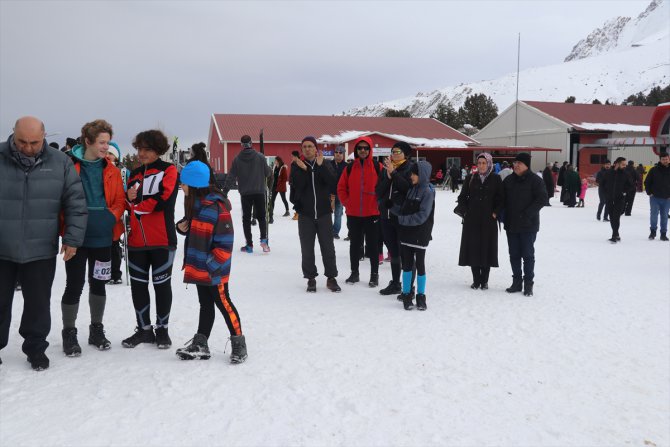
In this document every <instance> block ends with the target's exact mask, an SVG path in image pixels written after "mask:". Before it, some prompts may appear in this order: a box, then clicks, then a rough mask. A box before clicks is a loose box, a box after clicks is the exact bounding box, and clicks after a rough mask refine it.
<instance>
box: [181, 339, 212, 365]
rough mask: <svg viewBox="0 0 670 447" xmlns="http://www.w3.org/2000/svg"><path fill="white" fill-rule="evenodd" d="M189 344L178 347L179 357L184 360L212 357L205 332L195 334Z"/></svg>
mask: <svg viewBox="0 0 670 447" xmlns="http://www.w3.org/2000/svg"><path fill="white" fill-rule="evenodd" d="M186 343H187V344H188V346H186V347H185V348H179V349H177V352H176V354H177V357H179V358H180V359H182V360H207V359H209V358H210V357H211V355H210V353H209V346H207V337H205V336H204V335H203V334H195V335H194V336H193V338H192V339H191V340H189V341H187V342H186Z"/></svg>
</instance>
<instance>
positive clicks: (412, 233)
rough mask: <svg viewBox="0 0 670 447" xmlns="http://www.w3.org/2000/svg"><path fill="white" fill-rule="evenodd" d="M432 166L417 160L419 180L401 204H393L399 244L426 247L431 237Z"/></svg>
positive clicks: (433, 199)
mask: <svg viewBox="0 0 670 447" xmlns="http://www.w3.org/2000/svg"><path fill="white" fill-rule="evenodd" d="M432 171H433V167H432V166H431V165H430V163H428V162H427V161H423V160H421V161H419V182H418V183H417V184H416V185H413V186H412V187H411V188H410V190H409V191H408V192H407V196H406V197H405V200H404V202H403V203H402V205H394V206H393V207H392V208H391V212H392V213H393V214H395V215H396V216H398V237H399V239H400V243H401V244H406V245H411V246H415V247H423V248H425V247H428V243H429V242H430V241H431V240H432V239H433V236H432V233H433V220H434V217H435V188H434V187H433V185H431V184H430V173H431V172H432Z"/></svg>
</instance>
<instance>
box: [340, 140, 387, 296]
mask: <svg viewBox="0 0 670 447" xmlns="http://www.w3.org/2000/svg"><path fill="white" fill-rule="evenodd" d="M354 157H355V158H354V161H353V162H352V163H351V164H350V165H349V166H347V167H346V168H345V169H344V172H342V175H341V176H340V180H339V182H338V183H337V195H338V197H339V199H340V202H342V205H344V207H345V209H346V214H347V228H348V229H349V239H350V240H349V261H350V263H351V275H350V276H349V278H347V280H346V283H347V284H355V283H357V282H359V281H360V275H359V272H358V260H359V249H360V247H361V245H362V244H363V238H365V242H366V244H365V254H366V256H368V257H369V258H370V281H369V283H368V285H369V286H370V287H377V285H378V284H379V259H378V256H377V255H378V253H377V251H378V249H377V245H378V244H377V238H378V237H379V234H378V233H379V231H378V221H379V209H378V208H377V194H376V193H375V188H376V187H377V180H378V178H379V172H380V171H381V168H380V167H379V165H378V164H377V166H375V162H374V161H373V160H372V139H370V138H369V137H360V138H358V139H357V140H356V141H354Z"/></svg>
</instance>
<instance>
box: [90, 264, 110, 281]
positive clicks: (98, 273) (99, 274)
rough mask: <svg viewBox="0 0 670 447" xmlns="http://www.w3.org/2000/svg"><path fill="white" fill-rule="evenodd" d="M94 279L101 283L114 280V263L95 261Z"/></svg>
mask: <svg viewBox="0 0 670 447" xmlns="http://www.w3.org/2000/svg"><path fill="white" fill-rule="evenodd" d="M93 278H95V279H99V280H101V281H109V280H110V279H112V261H95V267H93Z"/></svg>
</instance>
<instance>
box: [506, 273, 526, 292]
mask: <svg viewBox="0 0 670 447" xmlns="http://www.w3.org/2000/svg"><path fill="white" fill-rule="evenodd" d="M522 284H523V281H522V280H521V278H517V277H515V276H513V277H512V285H511V286H509V287H508V288H506V289H505V292H507V293H515V292H521V291H522V290H523V285H522Z"/></svg>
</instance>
